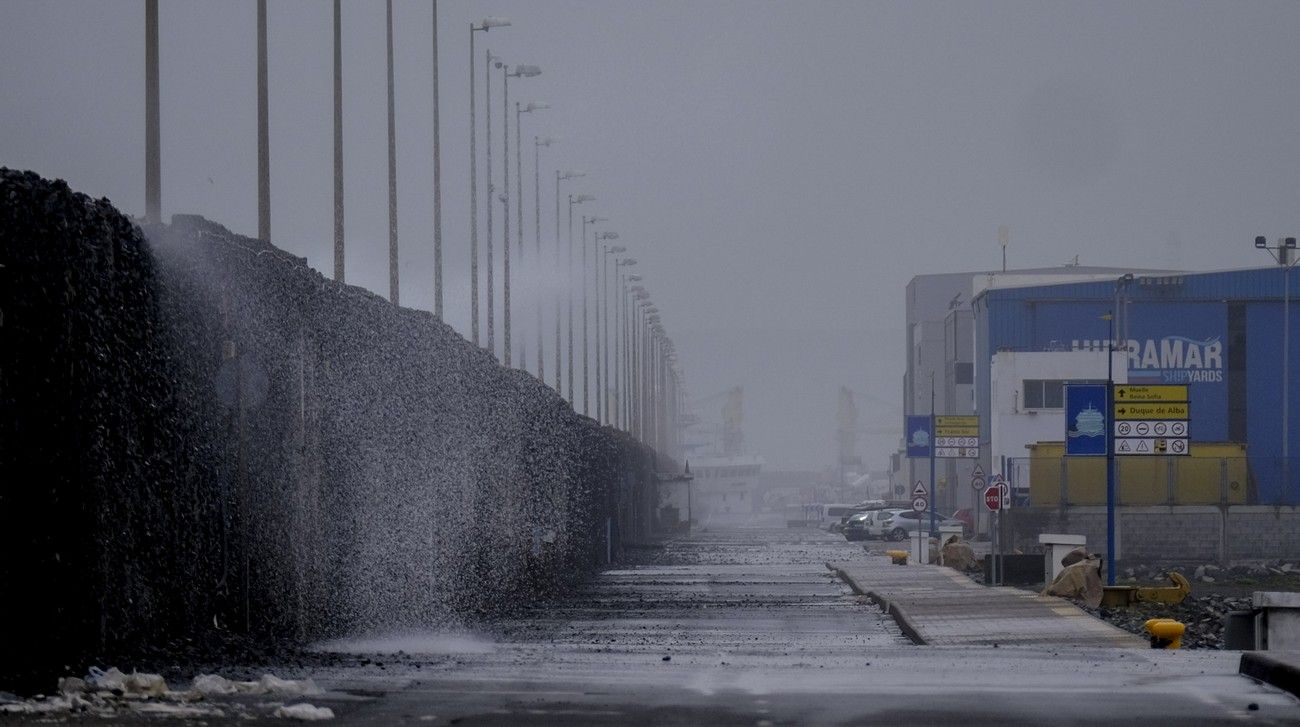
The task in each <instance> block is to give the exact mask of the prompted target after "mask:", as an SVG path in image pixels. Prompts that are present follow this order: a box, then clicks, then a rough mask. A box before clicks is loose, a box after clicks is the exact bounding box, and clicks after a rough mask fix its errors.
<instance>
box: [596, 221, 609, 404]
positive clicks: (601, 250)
mask: <svg viewBox="0 0 1300 727" xmlns="http://www.w3.org/2000/svg"><path fill="white" fill-rule="evenodd" d="M596 257H597V258H598V260H597V264H596V291H595V296H596V304H595V306H594V309H595V311H596V346H595V348H596V421H597V422H599V423H601V424H605V423H607V422H606V421H605V398H604V395H603V391H602V388H601V387H602V386H603V385H604V378H603V377H602V376H601V375H600V374H601V372H600V366H601V362H602V361H601V360H602V356H601V350H600V345H601V335H600V321H601V320H602V318H603V317H608V316H607V315H606V316H601V308H600V304H601V300H602V296H601V294H600V283H601V272H602V271H603V269H604V267H605V262H606V261H607V260H608V259H609V250H607V249H605V246H604V245H597V246H596Z"/></svg>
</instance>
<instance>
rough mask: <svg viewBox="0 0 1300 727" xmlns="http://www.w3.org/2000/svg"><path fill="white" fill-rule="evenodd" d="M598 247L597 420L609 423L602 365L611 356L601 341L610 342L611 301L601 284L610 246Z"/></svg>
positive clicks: (610, 236)
mask: <svg viewBox="0 0 1300 727" xmlns="http://www.w3.org/2000/svg"><path fill="white" fill-rule="evenodd" d="M596 239H597V240H617V239H618V233H617V232H602V233H600V235H598V236H597V238H596ZM597 249H598V251H599V252H600V254H599V255H597V256H596V306H595V307H596V421H598V422H600V423H601V424H608V423H609V417H608V416H607V415H606V413H605V399H606V394H605V390H604V388H603V387H605V386H608V385H609V380H608V377H605V376H602V375H601V373H602V371H601V365H602V359H603V364H604V365H605V366H608V365H609V357H608V356H604V355H603V354H604V353H605V352H604V351H602V350H601V349H602V344H601V342H602V341H603V342H604V343H605V344H608V343H609V341H608V340H607V339H608V338H609V333H608V330H607V329H608V326H609V310H607V308H608V306H607V304H608V303H609V300H608V297H609V292H608V291H607V290H603V289H602V287H601V284H602V281H604V280H605V278H607V277H608V274H607V273H605V267H606V263H607V262H608V261H609V251H610V248H609V246H608V245H604V244H600V246H599V248H597ZM618 251H619V252H626V251H627V248H624V247H620V248H618ZM605 287H606V288H608V285H605ZM602 322H603V323H604V324H605V328H606V330H603V331H602V328H601V323H602Z"/></svg>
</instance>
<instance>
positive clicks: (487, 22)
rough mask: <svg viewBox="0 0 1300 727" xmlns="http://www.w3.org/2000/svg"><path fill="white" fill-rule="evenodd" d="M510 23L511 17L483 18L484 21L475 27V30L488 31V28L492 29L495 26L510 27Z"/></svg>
mask: <svg viewBox="0 0 1300 727" xmlns="http://www.w3.org/2000/svg"><path fill="white" fill-rule="evenodd" d="M509 25H510V18H483V22H482V23H480V24H479V27H478V28H475V30H484V31H486V30H491V29H493V28H505V27H509Z"/></svg>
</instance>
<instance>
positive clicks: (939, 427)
mask: <svg viewBox="0 0 1300 727" xmlns="http://www.w3.org/2000/svg"><path fill="white" fill-rule="evenodd" d="M979 435H980V418H979V417H978V416H954V415H946V416H936V417H935V418H934V436H936V437H978V436H979Z"/></svg>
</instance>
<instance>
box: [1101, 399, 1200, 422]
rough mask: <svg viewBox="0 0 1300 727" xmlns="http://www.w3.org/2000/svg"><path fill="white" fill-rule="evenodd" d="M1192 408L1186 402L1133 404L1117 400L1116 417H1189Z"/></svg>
mask: <svg viewBox="0 0 1300 727" xmlns="http://www.w3.org/2000/svg"><path fill="white" fill-rule="evenodd" d="M1189 413H1190V410H1189V408H1188V406H1187V404H1186V403H1185V402H1182V403H1177V404H1131V403H1128V402H1121V401H1117V402H1115V418H1116V419H1187V418H1188V416H1189Z"/></svg>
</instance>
